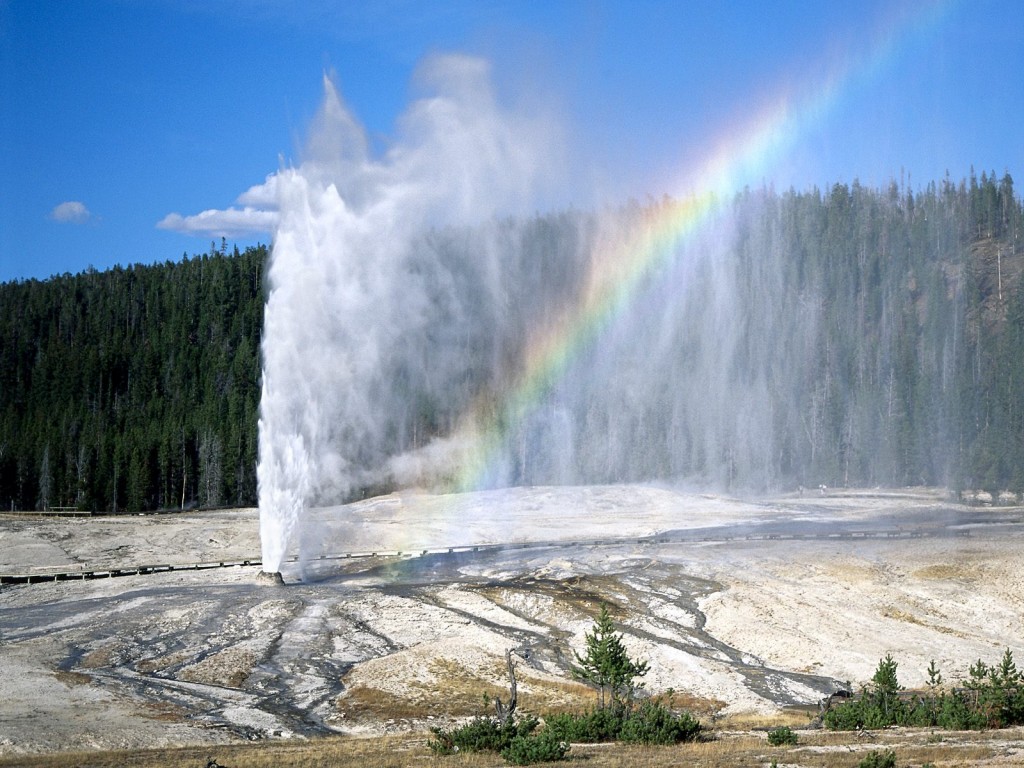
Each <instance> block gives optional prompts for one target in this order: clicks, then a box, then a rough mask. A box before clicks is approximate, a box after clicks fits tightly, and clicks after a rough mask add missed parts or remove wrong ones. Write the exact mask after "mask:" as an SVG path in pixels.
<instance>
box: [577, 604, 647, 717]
mask: <svg viewBox="0 0 1024 768" xmlns="http://www.w3.org/2000/svg"><path fill="white" fill-rule="evenodd" d="M622 637H623V636H622V635H621V634H618V635H617V634H615V625H614V623H613V622H612V617H611V614H609V613H608V606H607V605H602V606H601V613H600V614H599V615H598V617H597V620H596V621H595V622H594V626H593V629H592V631H591V632H587V633H586V634H585V635H584V640H585V642H586V651H585V652H584V653H583V654H582V655H580V654H579V653H578V652H575V651H574V652H573V656H574V657H575V659H576V663H575V664H574V665H572V666H571V667H570V672H571V673H572V676H573V677H574V678H575V679H577V680H582V681H583V682H585V683H587V684H588V685H592V686H594V687H595V688H597V689H598V691H599V695H600V707H601V709H604V708H605V707H606V706H607V704H609V703H610V704H611V705H612V706H613V707H615V708H617V709H618V708H621V707H624V706H626V705H627V704H628V703H629V701H630V700H631V699H632V696H633V692H634V691H635V690H636V685H635V684H634V681H635V680H636V678H638V677H643V676H644V675H645V674H647V669H648V667H647V663H646V662H644V661H639V660H633V659H631V658H629V655H628V654H627V653H626V647H625V645H623V642H622ZM606 693H607V694H608V696H609V697H610V701H609V700H608V699H606V696H605V694H606Z"/></svg>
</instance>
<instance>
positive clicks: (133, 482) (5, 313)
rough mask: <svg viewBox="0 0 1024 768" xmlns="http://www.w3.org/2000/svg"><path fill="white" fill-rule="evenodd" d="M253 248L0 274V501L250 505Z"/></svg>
mask: <svg viewBox="0 0 1024 768" xmlns="http://www.w3.org/2000/svg"><path fill="white" fill-rule="evenodd" d="M266 259H267V250H266V248H265V247H258V248H250V249H247V250H245V251H244V252H239V251H238V250H237V248H236V249H235V251H234V253H225V252H224V249H223V248H222V249H221V250H220V251H216V250H213V249H211V253H210V254H207V255H203V256H197V257H195V258H191V259H189V258H185V259H183V260H182V261H181V262H167V263H165V264H159V265H154V266H140V265H136V266H133V267H128V268H122V267H116V268H114V269H112V270H109V271H106V272H97V271H95V270H89V271H87V272H84V273H82V274H78V275H69V274H65V275H61V276H57V277H53V278H51V279H49V280H45V281H38V280H28V281H23V282H17V283H8V284H5V285H2V286H0V503H2V504H3V505H4V506H5V507H8V508H9V507H14V508H16V509H33V508H38V507H54V506H63V507H77V508H80V509H85V510H103V511H140V510H152V509H158V508H180V507H182V506H190V505H196V504H199V505H204V506H218V505H239V504H253V503H255V498H256V489H255V463H256V416H257V408H258V402H259V389H258V381H259V339H260V332H261V327H262V316H263V303H264V289H263V277H262V276H263V270H264V266H265V262H266Z"/></svg>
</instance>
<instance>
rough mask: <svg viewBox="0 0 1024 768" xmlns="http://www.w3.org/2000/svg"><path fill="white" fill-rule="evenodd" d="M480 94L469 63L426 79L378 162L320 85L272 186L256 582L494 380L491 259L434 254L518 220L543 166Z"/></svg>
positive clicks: (430, 65)
mask: <svg viewBox="0 0 1024 768" xmlns="http://www.w3.org/2000/svg"><path fill="white" fill-rule="evenodd" d="M488 78H489V75H488V68H487V65H486V64H485V63H484V62H482V61H480V60H478V59H473V58H468V57H462V56H444V57H436V58H433V59H431V60H429V61H427V62H426V64H425V65H424V66H423V67H422V68H421V71H420V73H419V82H420V84H421V85H422V86H423V88H424V89H425V91H426V95H425V96H424V97H423V98H422V99H420V100H418V101H416V102H414V103H413V104H412V106H411V107H410V109H409V110H408V112H407V113H406V114H405V116H404V117H403V118H402V120H401V122H400V125H399V134H400V135H399V139H398V141H397V142H396V143H395V144H394V146H392V147H391V148H390V149H389V150H388V151H387V152H386V153H384V154H383V156H381V157H374V156H372V155H371V152H370V150H369V147H368V142H367V139H366V136H365V135H364V133H363V130H362V129H361V128H360V126H359V125H358V124H357V123H356V122H355V120H354V119H353V118H352V116H351V115H350V114H349V112H348V111H347V110H346V109H345V107H344V105H343V104H342V102H341V99H340V97H339V96H338V93H337V91H336V89H335V87H334V85H333V84H332V83H331V82H330V80H329V79H327V78H326V77H325V79H324V101H323V106H322V107H321V109H320V112H319V114H318V115H317V117H316V119H315V121H314V125H313V127H312V130H311V136H310V139H309V142H308V146H307V154H306V157H304V158H303V160H302V162H301V164H300V165H299V166H298V167H296V168H290V169H287V170H283V171H281V172H280V173H279V174H278V175H277V177H276V181H275V183H276V190H277V195H278V203H279V208H280V218H279V225H278V228H277V231H276V233H275V236H274V244H273V249H272V254H271V258H270V264H269V269H268V282H269V286H270V293H269V297H268V300H267V305H266V309H265V316H264V334H263V375H262V379H263V390H262V396H261V401H260V420H259V453H260V460H259V466H258V470H257V478H258V485H259V507H260V531H261V539H262V548H263V567H264V568H265V569H266V570H268V571H271V572H274V571H279V570H280V567H281V563H282V561H283V559H284V556H285V553H286V551H288V549H289V547H290V546H291V545H292V544H297V545H298V546H299V549H300V556H301V549H302V547H301V540H300V539H301V536H300V534H301V526H302V521H303V518H304V513H305V510H306V508H307V507H308V506H309V505H311V504H322V503H327V502H335V501H337V500H339V499H343V498H345V497H346V496H349V495H350V494H351V493H352V492H353V491H355V490H357V489H361V488H365V487H372V486H376V485H379V484H382V483H386V482H390V481H391V478H392V475H393V469H392V468H391V467H390V462H391V460H392V458H393V457H395V456H397V455H400V454H403V453H406V452H408V451H409V450H410V449H414V448H417V447H421V446H424V445H426V444H427V443H428V442H429V440H430V439H431V438H432V437H435V436H437V435H439V434H445V433H450V432H451V431H452V428H453V427H454V426H455V421H456V419H457V418H458V412H459V410H460V409H462V408H464V407H465V406H466V405H467V403H468V402H469V400H470V399H472V398H473V397H474V396H475V393H476V390H477V389H478V386H477V385H478V382H477V381H476V380H477V379H478V378H479V376H478V373H477V372H478V370H479V368H480V366H481V364H483V365H484V366H488V367H494V368H495V369H496V370H497V369H498V367H499V365H500V362H501V360H500V357H501V355H500V350H498V349H494V350H491V351H490V352H488V351H487V350H486V349H485V348H484V347H482V346H480V343H481V342H486V340H487V334H488V333H489V329H490V328H491V327H493V325H494V318H495V317H499V316H502V315H503V314H504V311H505V310H504V305H505V302H506V297H505V296H504V295H503V285H502V275H501V268H500V267H501V265H500V264H499V262H498V260H497V257H498V253H499V249H498V248H497V247H493V246H491V245H489V244H488V243H486V242H480V243H472V244H470V243H468V242H467V243H465V244H464V247H463V248H462V250H461V252H460V253H458V254H450V253H448V252H447V251H446V250H445V251H441V250H439V249H438V248H437V246H436V245H435V244H433V243H432V241H431V238H432V237H434V236H440V233H442V232H448V233H449V234H450V233H452V232H453V230H446V229H444V228H446V227H455V226H464V225H469V224H473V223H477V222H480V221H484V220H487V219H488V218H489V217H491V216H493V215H494V214H495V212H502V213H504V214H511V215H517V214H522V213H523V212H524V210H523V208H522V205H523V204H525V203H527V202H528V201H529V200H530V199H532V197H533V194H532V193H533V189H534V186H535V181H536V180H537V178H538V172H539V169H540V168H543V167H547V166H549V165H550V162H549V161H548V160H547V159H545V157H544V154H543V153H544V148H545V147H546V146H547V141H546V140H545V139H544V138H543V135H544V132H545V131H544V128H543V125H542V124H541V122H540V121H538V120H536V119H535V118H525V117H520V116H516V115H513V114H509V113H505V112H503V111H502V110H501V109H500V108H499V106H498V104H497V102H496V100H495V96H494V94H493V92H492V89H491V87H490V84H489V79H488ZM431 233H433V234H431ZM447 236H448V235H445V237H447ZM493 236H494V237H496V238H497V237H504V236H507V234H506V235H503V234H502V233H501V232H500V229H499V228H494V230H493ZM481 320H485V322H483V323H481V322H480V321H481ZM481 354H483V355H485V356H489V357H490V359H487V360H484V359H482V358H481ZM490 378H493V376H491V377H490ZM438 455H439V454H438ZM426 457H427V455H426V454H423V455H421V456H420V458H419V459H418V461H421V462H422V461H423V460H425V458H426Z"/></svg>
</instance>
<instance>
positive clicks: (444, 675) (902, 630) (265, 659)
mask: <svg viewBox="0 0 1024 768" xmlns="http://www.w3.org/2000/svg"><path fill="white" fill-rule="evenodd" d="M315 517H316V519H317V521H319V522H318V526H316V528H315V530H316V533H317V537H318V538H317V540H318V541H324V542H326V543H325V545H324V547H322V549H323V550H324V551H323V552H320V553H317V552H316V551H315V550H313V555H312V557H313V559H312V560H311V561H310V562H309V564H308V565H307V567H306V569H305V571H306V577H307V579H308V580H307V581H306V582H298V578H299V575H300V573H299V565H298V564H297V563H286V564H285V568H284V569H283V570H284V571H285V573H284V577H285V580H286V581H287V582H288V584H287V586H285V587H283V588H280V589H267V588H266V586H265V585H261V584H258V583H257V582H256V574H257V571H258V569H257V568H255V567H253V568H237V569H226V570H212V571H200V572H188V571H185V572H174V573H162V574H151V575H147V576H129V577H124V578H119V579H111V580H102V581H86V582H59V583H44V584H33V585H27V586H16V587H9V588H4V589H3V591H2V592H0V638H2V652H0V679H2V680H3V681H4V696H3V697H2V698H0V751H3V752H21V751H46V750H55V749H70V748H81V747H83V746H84V747H89V746H95V747H109V748H116V747H142V746H159V745H162V744H170V743H204V742H218V741H228V740H232V739H237V738H249V737H261V736H263V737H265V736H271V737H273V736H287V735H289V734H307V735H308V734H314V733H319V732H325V731H328V730H332V729H333V730H339V731H343V732H350V733H375V732H382V731H385V730H389V729H392V730H393V729H408V728H411V727H412V728H415V727H422V726H424V725H426V724H428V722H437V719H442V718H445V717H448V716H457V715H463V714H473V713H476V712H478V711H479V706H480V704H479V702H480V694H481V692H488V691H493V692H499V691H501V690H502V688H503V687H504V685H505V680H504V672H503V664H504V661H503V658H502V656H503V653H504V651H505V649H506V648H517V649H519V651H520V652H521V654H522V655H523V656H525V657H527V658H526V659H525V660H523V661H521V662H520V664H521V666H520V685H519V696H520V706H521V707H523V708H525V709H527V710H528V711H538V710H544V709H547V708H550V707H553V706H558V705H570V706H574V705H579V704H580V703H581V702H583V701H589V697H590V694H589V692H586V691H584V690H582V689H581V688H579V687H578V686H575V685H574V684H571V683H569V682H568V676H567V674H566V663H567V656H568V653H569V651H570V650H571V649H573V648H581V647H582V643H583V633H584V632H585V631H587V630H588V629H589V628H590V625H591V621H592V619H591V616H592V614H593V613H594V612H596V610H597V607H598V604H599V603H600V602H601V601H607V602H608V603H610V604H611V605H612V606H613V609H614V611H615V613H616V616H617V618H618V620H619V622H620V626H621V628H622V630H623V631H624V632H625V633H626V640H627V644H628V646H629V649H630V651H631V653H632V654H633V655H638V656H641V657H643V658H644V659H646V660H647V661H648V662H649V663H650V667H651V671H650V673H649V674H648V676H647V678H646V683H647V687H648V689H650V690H652V691H659V690H664V689H666V688H668V687H672V688H674V689H675V690H676V691H680V692H682V693H683V694H685V695H686V696H688V697H693V698H694V699H703V700H716V701H718V702H721V703H720V704H718V705H712V704H709V705H708V706H717V707H718V708H721V709H724V710H725V711H726V712H728V713H740V712H765V711H772V710H774V709H776V708H778V707H780V706H783V705H786V704H791V703H813V702H814V701H816V699H817V698H818V697H819V696H820V694H821V692H822V691H823V690H827V689H828V688H829V687H830V686H831V685H832V684H833V680H842V681H845V680H851V681H853V682H854V683H855V684H856V683H857V682H860V681H866V680H867V679H869V678H870V676H871V674H872V672H873V671H874V668H875V666H876V665H877V662H878V659H879V658H881V657H882V656H884V655H885V653H887V652H890V651H891V652H893V653H894V655H895V656H896V658H897V660H898V661H899V663H900V667H899V673H900V680H901V682H902V683H903V684H904V685H918V684H922V683H923V682H924V675H925V669H926V668H927V665H928V662H929V661H930V660H931V659H933V658H934V659H935V660H936V661H937V663H938V664H939V666H940V667H941V668H942V671H943V673H944V675H945V676H946V678H947V679H954V678H955V677H956V676H957V675H959V674H962V673H964V672H965V670H964V668H963V664H965V663H970V662H972V661H973V660H975V659H977V658H982V659H985V660H986V661H995V660H997V658H998V656H999V655H1000V654H1001V652H1002V649H1003V648H1005V647H1010V648H1012V649H1013V650H1014V651H1015V653H1017V655H1018V658H1024V648H1021V647H1020V645H1019V643H1020V638H1021V637H1022V636H1024V589H1022V587H1024V576H1022V575H1021V574H1024V554H1022V547H1021V544H1022V538H1024V523H1022V514H1021V510H1020V509H1019V508H1013V509H1006V508H967V507H962V506H958V505H953V504H950V503H948V502H947V501H946V500H945V499H944V497H943V495H942V494H940V493H932V492H927V491H907V492H899V493H890V492H871V493H852V492H851V493H845V494H841V495H830V496H818V495H817V494H815V495H814V496H813V497H810V496H808V497H807V498H798V497H781V498H773V499H765V500H759V501H756V502H746V501H738V500H732V499H727V498H721V497H715V496H696V495H686V494H679V493H675V492H672V491H668V490H660V489H652V488H641V487H588V488H533V489H514V490H511V491H506V492H500V493H482V494H467V495H463V496H457V497H442V496H430V495H425V494H412V493H409V494H401V495H392V496H387V497H382V498H378V499H371V500H368V501H365V502H360V503H358V504H353V505H350V506H348V507H345V508H338V509H329V510H320V511H318V512H317V514H316V515H315ZM257 524H258V521H257V514H256V512H255V511H237V512H222V513H207V514H189V515H180V516H159V517H145V518H139V517H136V518H117V519H74V520H26V519H22V518H9V517H5V518H0V571H8V570H13V569H21V568H24V567H27V566H30V565H32V566H47V565H50V566H73V565H76V564H87V565H90V566H99V565H104V564H109V563H114V562H117V563H121V564H125V563H127V562H128V561H138V562H156V561H158V560H159V561H161V562H169V563H184V562H198V561H209V560H216V559H224V560H234V559H243V558H245V557H249V556H251V555H252V554H253V553H254V552H255V551H256V550H257V549H258V541H257ZM656 533H657V534H658V535H657V536H656V537H655V538H654V539H649V538H643V537H648V536H650V535H652V534H656ZM966 534H969V535H966ZM594 540H601V541H602V542H603V543H601V544H600V545H598V544H594V543H592V542H593V541H594ZM587 542H590V543H587ZM499 543H500V544H506V545H509V546H505V547H503V548H496V549H480V550H479V551H475V552H474V551H473V547H474V546H481V545H487V544H499ZM449 546H450V547H453V548H455V549H456V551H454V552H452V553H451V554H449V553H447V550H446V547H449ZM467 546H468V547H469V550H468V551H459V549H458V548H460V547H467ZM435 548H441V549H442V550H443V551H442V552H441V553H439V554H428V555H425V556H421V555H420V554H419V553H421V552H422V550H424V549H435ZM327 550H333V551H331V552H328V551H327ZM390 550H401V551H403V552H408V553H416V555H415V556H411V557H410V556H406V557H403V558H402V559H394V558H393V559H386V560H385V559H380V558H376V559H375V558H352V559H342V560H335V559H324V560H321V559H319V554H337V553H339V552H346V551H353V552H367V551H390ZM427 718H435V720H432V721H428V720H427Z"/></svg>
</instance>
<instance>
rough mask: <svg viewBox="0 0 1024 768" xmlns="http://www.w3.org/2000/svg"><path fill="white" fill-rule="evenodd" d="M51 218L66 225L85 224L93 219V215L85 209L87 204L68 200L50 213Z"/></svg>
mask: <svg viewBox="0 0 1024 768" xmlns="http://www.w3.org/2000/svg"><path fill="white" fill-rule="evenodd" d="M50 218H51V219H53V220H54V221H60V222H64V223H66V224H84V223H85V222H87V221H89V219H91V218H92V214H91V213H90V212H89V209H88V208H86V207H85V203H80V202H78V201H77V200H68V201H67V202H64V203H61V204H60V205H58V206H56V207H55V208H54V209H53V210H52V211H50Z"/></svg>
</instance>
